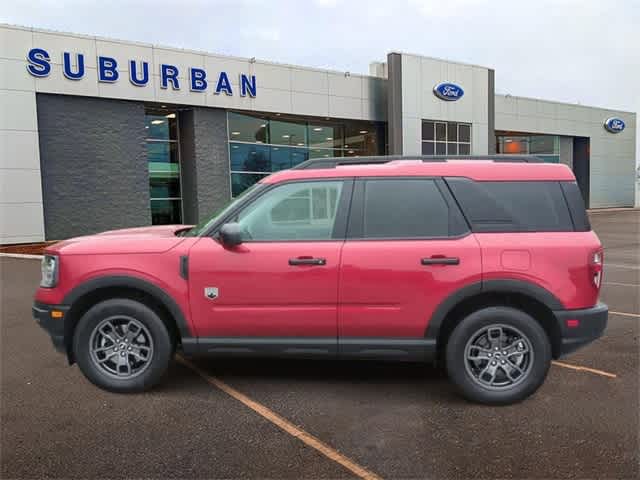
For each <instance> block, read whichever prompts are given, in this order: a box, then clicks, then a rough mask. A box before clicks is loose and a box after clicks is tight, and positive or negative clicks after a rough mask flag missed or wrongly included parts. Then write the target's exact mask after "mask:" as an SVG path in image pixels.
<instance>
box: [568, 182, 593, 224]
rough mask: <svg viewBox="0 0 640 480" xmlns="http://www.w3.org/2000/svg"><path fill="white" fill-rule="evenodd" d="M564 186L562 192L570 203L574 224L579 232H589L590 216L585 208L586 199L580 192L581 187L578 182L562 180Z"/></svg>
mask: <svg viewBox="0 0 640 480" xmlns="http://www.w3.org/2000/svg"><path fill="white" fill-rule="evenodd" d="M560 186H561V187H562V193H564V198H565V199H566V200H567V204H568V205H569V213H571V219H572V220H573V226H574V227H575V229H576V231H578V232H588V231H589V230H591V224H590V223H589V217H588V216H587V211H586V210H585V208H584V200H583V199H582V193H580V187H578V184H577V183H576V182H560Z"/></svg>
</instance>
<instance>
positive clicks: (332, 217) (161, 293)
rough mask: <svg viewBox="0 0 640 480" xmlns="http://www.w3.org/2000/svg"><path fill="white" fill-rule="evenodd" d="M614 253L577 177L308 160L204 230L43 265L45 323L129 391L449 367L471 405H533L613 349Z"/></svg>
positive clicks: (38, 305) (463, 166) (451, 163)
mask: <svg viewBox="0 0 640 480" xmlns="http://www.w3.org/2000/svg"><path fill="white" fill-rule="evenodd" d="M602 269H603V255H602V246H601V244H600V241H599V240H598V237H597V236H596V234H595V233H594V232H593V231H592V230H591V227H590V225H589V221H588V218H587V215H586V212H585V209H584V205H583V201H582V197H581V195H580V191H579V188H578V185H577V184H576V181H575V178H574V176H573V174H572V172H571V170H570V169H569V168H568V167H566V166H564V165H553V164H546V163H542V162H540V161H539V160H538V159H536V158H532V157H513V156H509V157H499V156H495V157H491V156H489V157H482V158H474V159H466V160H457V159H451V158H449V159H447V158H434V157H429V158H420V157H417V158H410V159H409V158H393V157H382V158H381V157H378V158H358V159H350V160H349V159H318V160H309V161H307V162H305V163H303V164H301V165H300V166H298V167H297V168H295V169H292V170H286V171H281V172H278V173H275V174H273V175H271V176H269V177H267V178H265V179H263V180H262V181H260V182H259V183H257V184H256V185H255V186H253V187H252V188H250V189H249V190H247V191H246V192H245V193H244V194H243V195H242V196H241V197H239V198H237V199H235V200H234V201H233V202H232V203H231V204H230V205H229V206H228V207H226V208H225V209H224V210H223V211H221V212H220V213H218V214H217V215H216V216H215V217H213V218H212V219H211V220H208V221H206V222H204V223H202V224H201V225H198V226H195V227H188V226H184V225H183V226H158V227H143V228H133V229H127V230H117V231H111V232H105V233H101V234H98V235H91V236H87V237H81V238H75V239H71V240H66V241H63V242H61V243H58V244H56V245H54V246H52V247H49V248H48V249H47V250H46V255H45V257H44V259H43V262H42V283H41V285H40V288H39V289H38V291H37V294H36V297H35V304H34V306H33V313H34V316H35V317H36V319H37V320H38V322H39V323H40V325H42V327H44V328H45V329H46V330H47V331H48V332H49V334H50V335H51V337H52V339H53V343H54V345H55V346H56V347H57V348H58V349H59V350H61V351H63V352H64V353H66V355H67V357H68V359H69V361H70V362H71V363H73V362H74V361H75V362H77V363H78V365H79V366H80V369H81V370H82V372H83V373H84V374H85V375H86V376H87V378H89V380H91V381H92V382H93V383H95V384H96V385H98V386H100V387H102V388H105V389H108V390H111V391H118V392H130V391H140V390H143V389H147V388H149V387H151V386H153V385H155V384H156V383H158V381H159V380H160V379H161V377H162V376H163V374H164V372H165V371H166V370H167V366H168V364H169V362H170V360H171V358H172V355H173V353H174V352H175V350H176V349H180V350H181V351H182V352H184V354H187V355H256V356H279V357H296V358H298V357H311V358H343V359H385V360H408V361H438V362H441V363H442V364H444V365H446V369H447V371H448V374H449V376H450V378H451V380H452V381H453V383H454V384H455V385H456V386H457V387H458V389H459V390H460V391H461V392H462V394H463V395H464V396H465V397H466V398H468V399H471V400H473V401H477V402H482V403H487V404H507V403H512V402H515V401H519V400H522V399H524V398H525V397H527V396H528V395H530V394H532V393H533V392H534V391H535V390H536V389H537V388H538V387H539V386H540V385H541V384H542V382H543V381H544V378H545V376H546V374H547V370H548V368H549V364H550V361H551V359H552V358H557V357H559V356H561V355H563V354H566V353H568V352H571V351H573V350H575V349H576V348H578V347H580V346H582V345H585V344H587V343H588V342H591V341H593V340H594V339H596V338H598V337H599V336H600V335H601V334H602V333H603V331H604V329H605V326H606V323H607V314H608V310H607V306H606V305H604V304H601V303H598V294H599V290H600V285H601V282H602Z"/></svg>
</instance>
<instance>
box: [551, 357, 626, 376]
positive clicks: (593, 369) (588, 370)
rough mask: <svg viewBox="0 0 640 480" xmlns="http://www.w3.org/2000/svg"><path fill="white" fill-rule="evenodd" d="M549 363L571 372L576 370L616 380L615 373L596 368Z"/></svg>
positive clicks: (555, 361)
mask: <svg viewBox="0 0 640 480" xmlns="http://www.w3.org/2000/svg"><path fill="white" fill-rule="evenodd" d="M551 363H553V364H554V365H556V366H558V367H563V368H568V369H571V370H578V371H579V372H588V373H593V374H595V375H600V376H602V377H608V378H618V376H617V375H616V374H615V373H610V372H605V371H604V370H598V369H596V368H589V367H583V366H582V365H572V364H570V363H564V362H559V361H557V360H553V361H552V362H551Z"/></svg>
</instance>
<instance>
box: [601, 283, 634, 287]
mask: <svg viewBox="0 0 640 480" xmlns="http://www.w3.org/2000/svg"><path fill="white" fill-rule="evenodd" d="M602 283H604V284H605V285H618V286H620V287H636V288H640V284H638V283H619V282H602Z"/></svg>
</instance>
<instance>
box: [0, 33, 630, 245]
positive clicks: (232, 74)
mask: <svg viewBox="0 0 640 480" xmlns="http://www.w3.org/2000/svg"><path fill="white" fill-rule="evenodd" d="M379 60H382V61H378V62H373V63H371V66H370V72H369V73H370V74H369V75H358V74H355V73H350V72H338V71H328V70H323V69H315V68H308V67H301V66H296V65H285V64H279V63H272V62H266V61H261V60H256V59H254V58H251V59H247V58H236V57H229V56H223V55H217V54H214V53H205V52H199V51H188V50H181V49H175V48H167V47H161V46H154V45H148V44H143V43H134V42H124V41H119V40H111V39H106V38H98V37H92V36H85V35H75V34H68V33H60V32H52V31H45V30H40V29H32V28H22V27H15V26H9V25H0V112H1V113H0V178H1V179H0V244H12V243H23V242H37V241H42V240H57V239H63V238H68V237H71V236H76V235H82V234H87V233H92V232H98V231H102V230H108V229H115V228H122V227H129V226H137V225H151V224H164V223H196V222H198V221H199V220H202V219H204V218H206V217H207V216H209V215H211V214H212V213H214V212H215V211H217V210H218V209H220V208H221V207H222V206H224V205H225V204H226V203H228V202H229V200H230V199H231V198H233V197H235V196H237V195H239V194H240V193H242V191H243V190H245V189H246V188H247V187H249V186H250V185H252V184H253V183H255V182H256V181H258V180H259V179H261V178H263V177H264V176H266V175H268V174H269V173H271V172H274V171H277V170H280V169H285V168H290V167H292V166H295V165H297V164H298V163H300V162H302V161H304V160H306V159H309V158H318V157H334V156H339V157H354V156H365V155H384V154H402V155H462V156H465V155H486V154H494V153H504V154H534V155H538V156H540V157H542V158H543V159H544V160H545V161H547V162H554V163H564V164H566V165H568V166H569V167H571V168H572V169H573V171H574V172H575V175H576V178H577V180H578V184H579V186H580V188H581V190H582V192H583V195H584V197H585V200H586V202H587V205H588V206H589V207H591V208H599V207H614V206H615V207H626V206H633V205H634V202H635V181H636V180H635V177H636V173H635V169H636V152H635V149H636V138H635V132H636V114H635V113H631V112H625V111H617V110H611V109H606V108H592V107H586V106H583V105H575V104H566V103H558V102H553V101H547V100H540V99H532V98H523V97H517V96H512V95H499V94H496V93H495V85H496V78H495V72H494V70H493V69H491V68H486V67H482V66H477V65H468V64H462V63H457V62H452V61H448V60H440V59H434V58H427V57H422V56H417V55H410V54H406V53H396V52H392V53H389V54H388V55H386V58H384V57H382V58H380V59H379Z"/></svg>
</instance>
